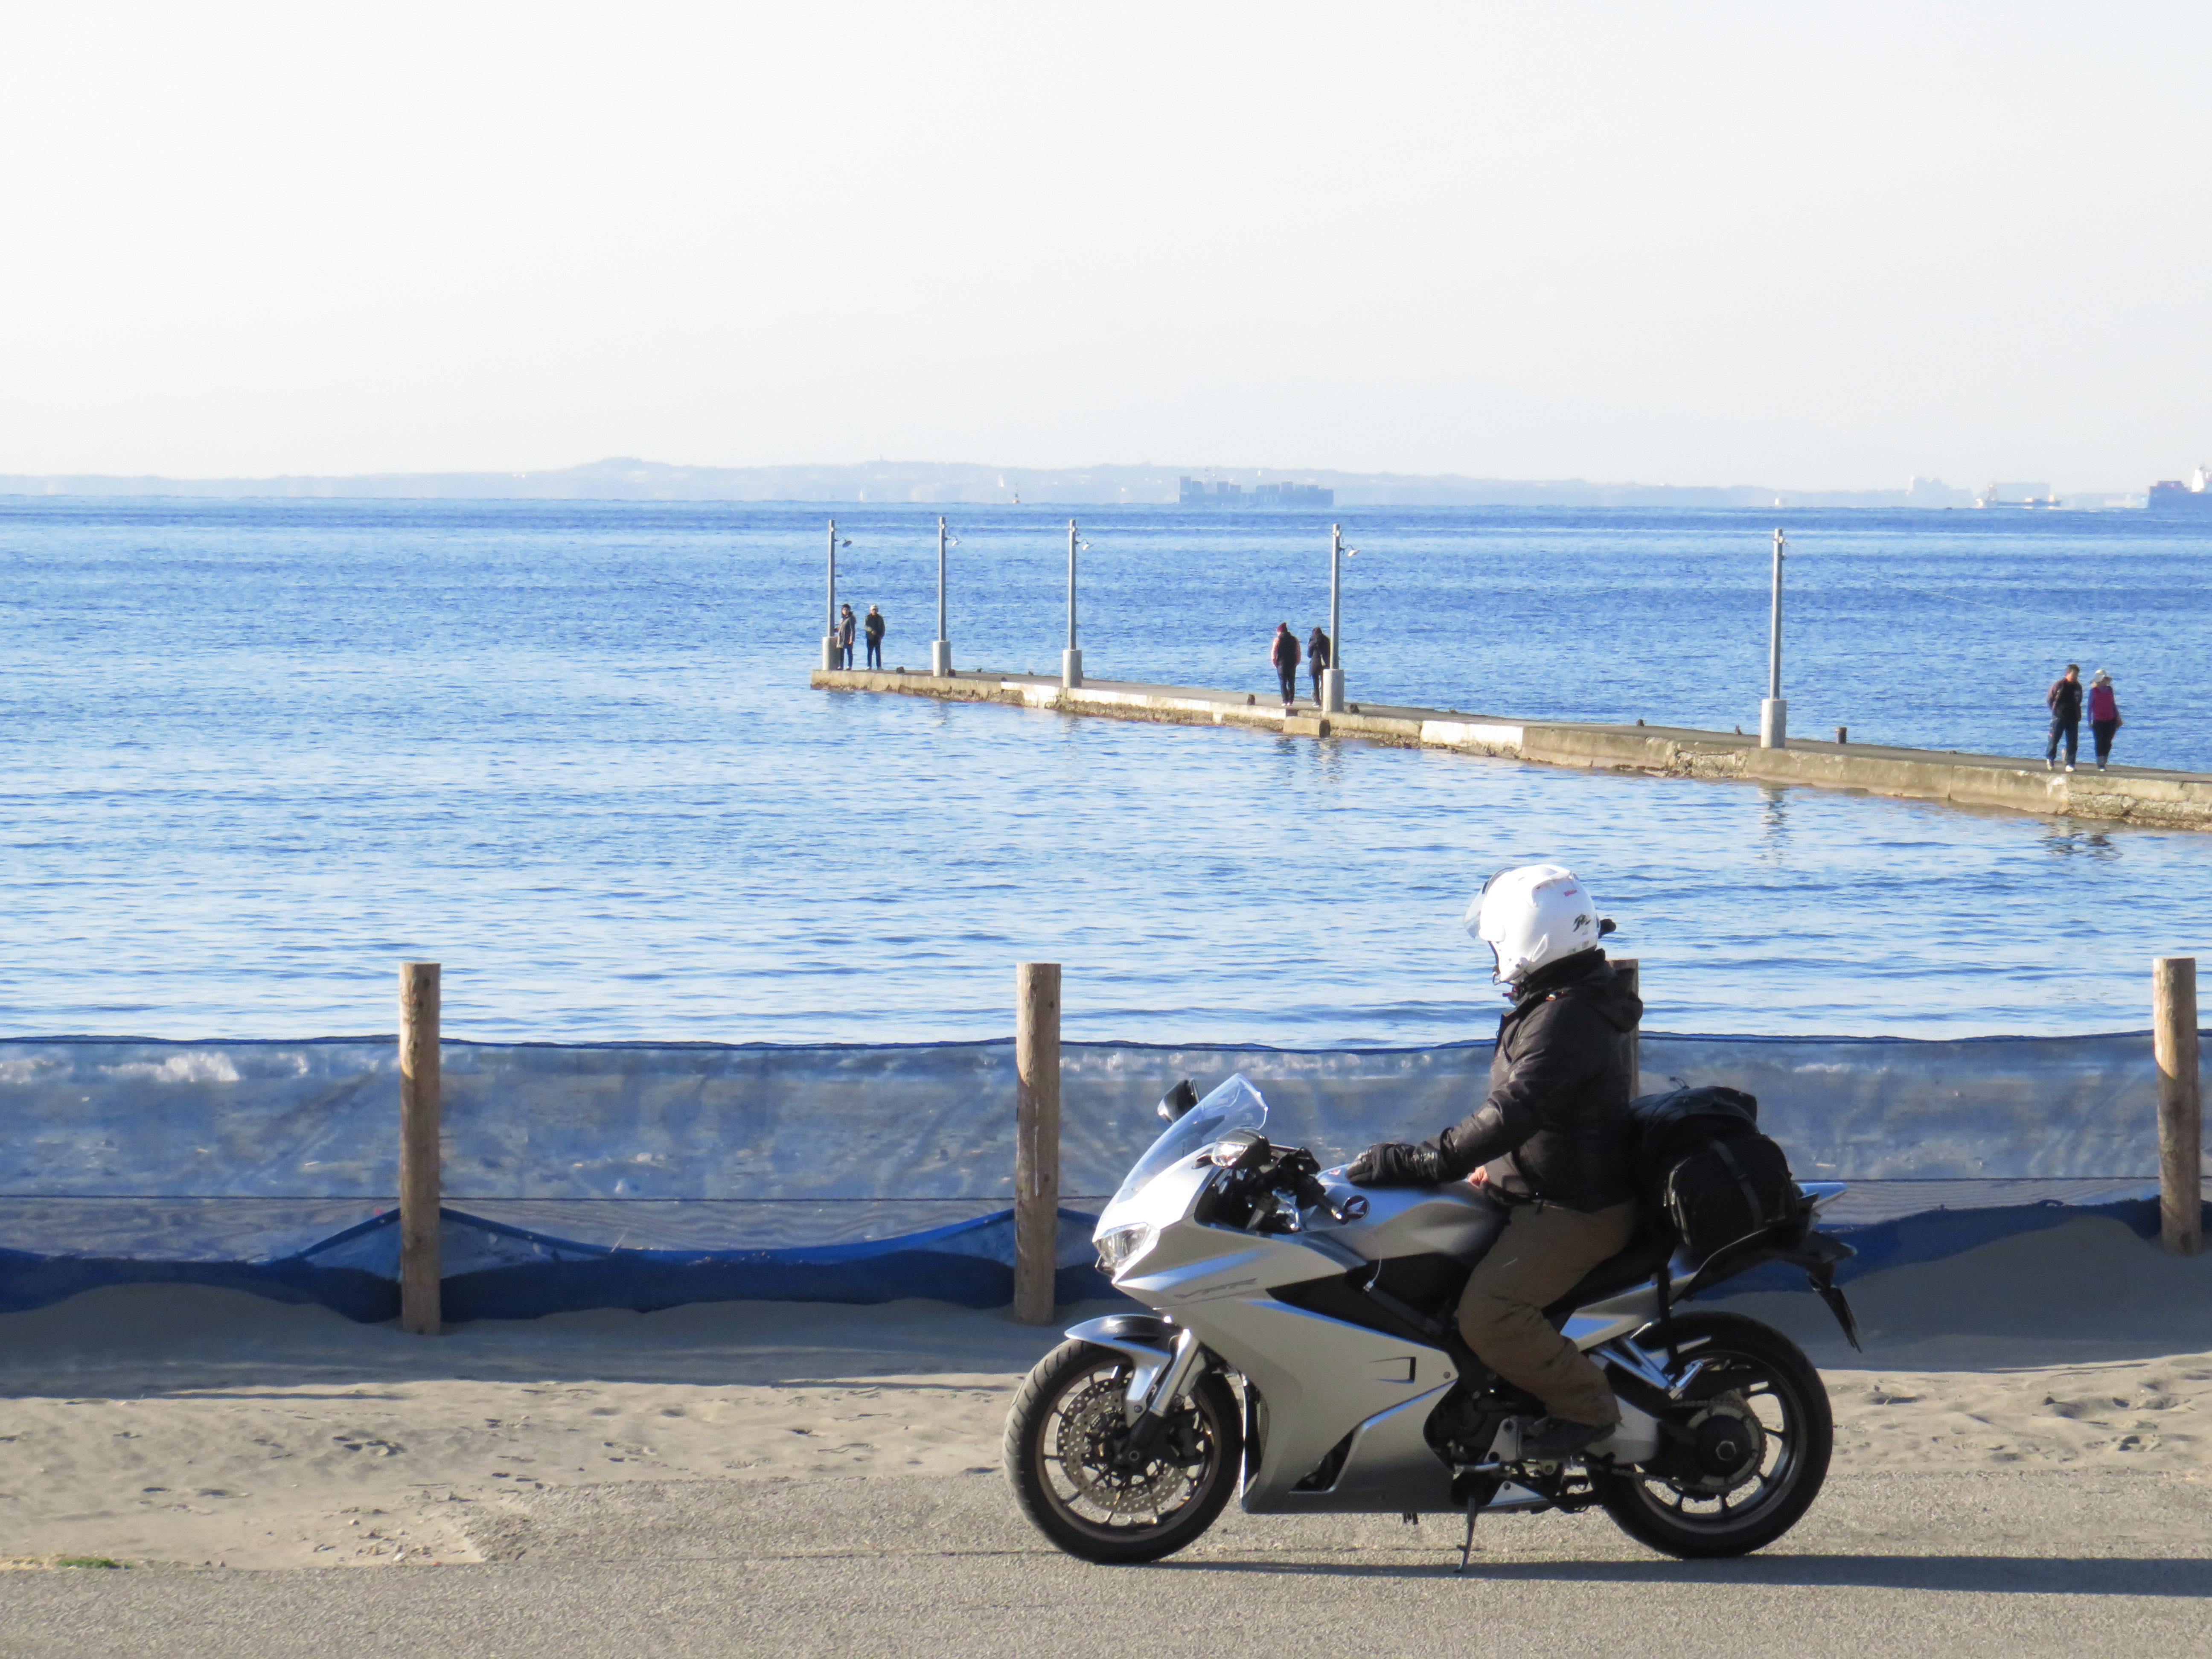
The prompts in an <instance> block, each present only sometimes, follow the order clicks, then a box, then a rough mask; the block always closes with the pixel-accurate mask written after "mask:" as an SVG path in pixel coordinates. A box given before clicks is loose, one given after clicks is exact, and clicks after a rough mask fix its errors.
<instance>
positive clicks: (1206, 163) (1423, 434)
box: [0, 0, 2212, 490]
mask: <svg viewBox="0 0 2212 1659" xmlns="http://www.w3.org/2000/svg"><path fill="white" fill-rule="evenodd" d="M2208 162H2212V9H2206V8H2203V7H2202V6H2193V7H2192V6H2185V5H2179V4H2130V3H2125V0H2106V3H2103V4H2100V5H2098V6H2094V7H2089V6H2081V5H2057V4H2051V5H2045V4H2035V3H2021V0H2011V3H2004V4H1978V3H1943V0H1920V3H1915V4H1892V3H1887V0H1867V3H1858V4H1854V5H1850V6H1844V5H1840V4H1811V3H1798V4H1788V5H1778V4H1775V3H1773V0H1760V3H1753V4H1736V3H1725V0H1722V3H1675V4H1671V5H1664V6H1659V5H1651V4H1648V3H1646V4H1638V5H1631V4H1625V3H1621V4H1615V3H1583V0H1561V3H1557V4H1552V5H1547V6H1542V7H1532V6H1528V5H1525V4H1521V5H1489V4H1481V3H1466V0H1462V3H1455V4H1443V5H1428V4H1418V3H1391V0H1365V3H1358V4H1307V3H1297V0H1273V3H1268V4H1264V5H1259V4H1252V5H1247V4H1216V3H1206V0H1178V3H1174V4H1151V3H1146V0H1120V3H1116V4H1115V5H1113V6H1110V7H1109V6H1101V5H1097V4H1091V5H1084V6H1075V5H1060V4H1052V3H1047V0H1025V3H1020V4H965V3H960V0H937V3H933V4H929V5H915V4H912V3H902V4H895V5H868V4H837V3H820V0H817V3H810V4H805V5H800V4H797V3H789V0H786V3H781V4H777V5H758V6H757V5H746V4H738V3H724V4H717V5H707V6H693V5H681V4H653V3H625V4H621V5H614V4H607V5H599V6H573V5H561V4H556V3H547V0H538V3H532V4H528V5H506V4H493V3H484V4H474V5H469V4H454V3H450V0H449V3H443V4H439V5H422V6H416V5H407V4H398V3H386V4H380V5H378V6H374V7H366V6H359V7H337V6H301V5H297V4H283V5H266V6H259V5H226V4H220V3H202V4H191V5H179V4H148V5H119V4H99V3H71V4H51V5H50V4H40V3H23V0H11V3H8V4H6V5H4V6H0V318H4V326H0V472H34V473H35V472H56V471H94V472H125V473H135V472H156V473H166V474H169V475H172V476H179V477H223V476H261V475H267V474H273V473H283V472H295V473H300V472H317V473H351V472H368V471H474V470H485V469H490V470H526V469H539V468H546V467H556V466H563V465H571V464H574V463H576V462H581V461H587V460H592V459H598V458H600V457H603V456H609V455H635V456H642V457H645V458H647V459H657V460H663V461H669V462H674V463H678V464H684V465H729V466H741V465H782V464H790V463H801V462H831V461H853V460H866V459H872V458H875V457H879V456H880V457H888V458H894V459H927V460H979V461H988V462H995V463H1000V464H1003V465H1037V466H1066V465H1087V464H1098V463H1105V462H1152V463H1156V464H1164V465H1173V464H1187V465H1220V466H1229V465H1239V466H1242V465H1265V466H1271V467H1280V468H1283V469H1285V470H1295V469H1297V468H1301V467H1334V468H1343V469H1347V470H1354V471H1400V472H1445V471H1449V472H1461V473H1466V474H1471V475H1474V476H1480V477H1516V478H1519V477H1529V478H1556V477H1587V478H1593V479H1605V480H1616V481H1628V480H1633V481H1637V482H1643V483H1683V484H1693V483H1723V484H1724V483H1763V484H1770V485H1773V486H1776V487H1778V488H1789V489H1867V488H1875V489H1880V488H1897V487H1899V486H1901V485H1902V484H1903V483H1905V479H1906V477H1908V476H1910V475H1912V474H1916V473H1917V474H1920V475H1923V476H1936V477H1943V478H1945V479H1946V480H1948V482H1949V483H1953V484H1954V485H1962V486H1966V487H1969V488H1971V487H1975V486H1978V485H1980V484H1982V483H1988V482H1992V481H1998V480H2004V481H2012V480H2035V481H2043V482H2048V483H2051V484H2053V485H2054V486H2055V487H2057V488H2059V489H2068V490H2079V489H2136V490H2140V489H2142V486H2143V485H2144V484H2145V483H2147V482H2148V480H2150V479H2152V478H2155V477H2177V476H2180V475H2182V474H2184V473H2185V472H2186V471H2187V470H2188V469H2189V468H2190V467H2191V466H2193V465H2197V464H2199V463H2203V462H2212V374H2208V372H2207V371H2208V369H2212V168H2208V165H2207V164H2208Z"/></svg>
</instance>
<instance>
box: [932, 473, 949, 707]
mask: <svg viewBox="0 0 2212 1659" xmlns="http://www.w3.org/2000/svg"><path fill="white" fill-rule="evenodd" d="M929 671H930V672H931V673H932V674H933V675H934V676H936V677H937V678H939V679H941V680H943V679H950V678H952V639H951V635H948V634H947V633H946V632H945V516H944V514H942V513H939V515H938V519H937V637H936V638H935V639H933V640H932V641H930V642H929Z"/></svg>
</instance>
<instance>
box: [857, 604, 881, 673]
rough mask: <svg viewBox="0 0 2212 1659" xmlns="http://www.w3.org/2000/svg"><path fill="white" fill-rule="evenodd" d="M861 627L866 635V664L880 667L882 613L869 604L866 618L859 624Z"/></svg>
mask: <svg viewBox="0 0 2212 1659" xmlns="http://www.w3.org/2000/svg"><path fill="white" fill-rule="evenodd" d="M861 628H862V631H863V632H865V633H866V635H867V636H868V666H869V667H871V668H881V667H882V666H883V665H884V613H883V612H882V611H878V610H877V609H876V607H875V606H873V605H870V606H869V607H868V620H867V621H866V623H863V624H861Z"/></svg>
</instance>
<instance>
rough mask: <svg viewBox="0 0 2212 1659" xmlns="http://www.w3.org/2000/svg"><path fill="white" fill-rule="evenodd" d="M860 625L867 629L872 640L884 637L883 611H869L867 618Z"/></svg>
mask: <svg viewBox="0 0 2212 1659" xmlns="http://www.w3.org/2000/svg"><path fill="white" fill-rule="evenodd" d="M860 626H861V628H862V629H864V630H866V634H867V635H868V637H869V638H870V639H871V640H880V639H882V638H883V636H884V615H883V612H882V611H870V612H868V615H867V620H866V621H865V622H863V623H861V624H860Z"/></svg>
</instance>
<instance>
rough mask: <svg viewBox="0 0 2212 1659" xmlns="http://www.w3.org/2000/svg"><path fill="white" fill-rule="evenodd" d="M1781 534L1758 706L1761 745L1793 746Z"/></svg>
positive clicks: (1777, 537) (1776, 538)
mask: <svg viewBox="0 0 2212 1659" xmlns="http://www.w3.org/2000/svg"><path fill="white" fill-rule="evenodd" d="M1783 546H1784V543H1783V539H1782V532H1781V531H1780V530H1777V531H1776V532H1774V602H1773V611H1772V612H1771V615H1770V616H1769V617H1768V619H1767V635H1766V699H1765V702H1761V703H1760V704H1759V747H1760V748H1761V749H1787V748H1788V747H1789V746H1790V705H1789V703H1788V702H1784V700H1783V696H1782V550H1783Z"/></svg>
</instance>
